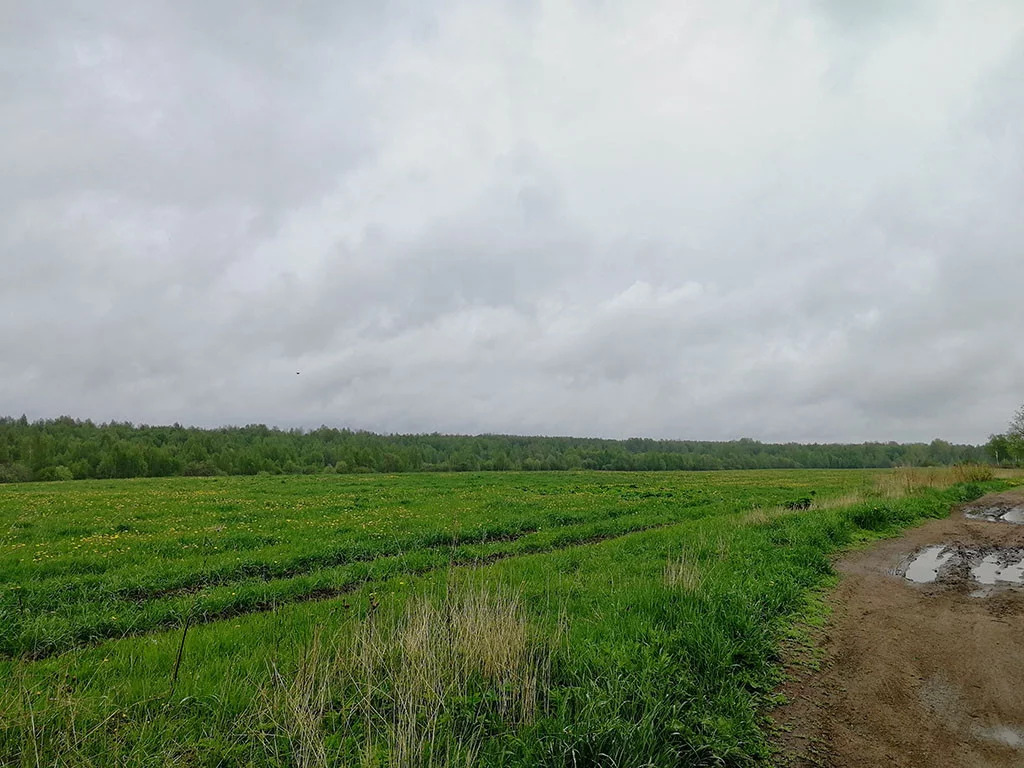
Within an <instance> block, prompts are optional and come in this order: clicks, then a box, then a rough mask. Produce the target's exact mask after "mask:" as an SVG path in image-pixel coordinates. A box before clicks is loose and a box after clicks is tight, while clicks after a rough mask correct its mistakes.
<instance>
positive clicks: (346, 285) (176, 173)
mask: <svg viewBox="0 0 1024 768" xmlns="http://www.w3.org/2000/svg"><path fill="white" fill-rule="evenodd" d="M0 15H2V21H0V51H2V54H0V93H2V97H0V414H4V413H6V414H10V415H15V416H17V415H20V414H21V413H23V412H24V413H26V414H27V415H28V416H29V417H30V418H41V417H53V416H58V415H61V414H69V415H72V416H76V417H80V418H87V417H88V418H92V419H94V420H97V421H100V420H109V419H117V420H130V421H135V422H146V423H170V422H174V421H178V422H181V423H187V424H198V425H204V426H216V425H222V424H244V423H250V422H265V423H270V424H276V425H281V426H317V425H319V424H321V423H326V424H328V425H332V426H352V427H359V428H367V429H373V430H376V431H402V432H405V431H443V432H470V433H476V432H511V433H527V434H573V435H596V436H607V437H627V436H651V437H678V438H705V439H728V438H737V437H741V436H750V437H755V438H759V439H764V440H801V441H810V440H815V441H820V440H841V441H861V440H890V439H895V440H930V439H932V438H934V437H942V438H945V439H950V440H955V441H970V442H980V441H983V440H985V439H986V438H987V436H988V434H989V433H991V432H995V431H1001V430H1003V429H1004V428H1005V426H1006V422H1007V421H1008V420H1009V418H1010V416H1011V415H1012V412H1013V410H1014V409H1015V408H1016V407H1017V406H1018V405H1020V404H1021V402H1024V205H1022V204H1024V3H1022V2H1021V1H1020V0H1002V1H998V0H975V1H973V2H968V1H967V0H902V1H900V0H858V2H853V0H802V1H801V0H793V1H792V2H786V1H785V0H779V1H778V2H764V0H715V1H714V2H711V1H710V0H707V1H706V2H705V1H703V0H701V1H700V2H698V1H697V0H689V1H688V2H679V1H678V0H666V1H664V2H661V1H660V0H650V1H647V0H641V1H639V2H638V1H635V0H634V1H632V2H629V3H614V2H607V1H606V0H552V1H548V0H536V1H535V2H521V1H520V0H494V1H493V2H480V0H465V2H462V1H460V0H440V1H439V2H425V1H424V0H381V1H379V2H376V1H375V2H354V1H353V0H346V1H341V2H339V0H317V1H312V0H311V1H308V2H297V3H279V2H270V1H269V0H268V1H266V2H254V1H253V0H237V1H234V0H201V1H197V0H173V1H171V0H168V2H134V1H127V0H126V1H125V2H115V1H112V0H88V1H84V0H83V1H82V2H71V1H70V0H67V1H63V0H62V1H60V2H58V1H56V0H54V1H51V2H34V3H30V2H13V0H12V1H11V2H7V3H5V4H4V9H3V11H2V14H0ZM297 372H299V373H298V375H296V373H297Z"/></svg>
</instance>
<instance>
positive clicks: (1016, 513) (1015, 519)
mask: <svg viewBox="0 0 1024 768" xmlns="http://www.w3.org/2000/svg"><path fill="white" fill-rule="evenodd" d="M964 516H965V517H969V518H970V519H971V520H987V521H989V522H992V523H1016V524H1017V525H1024V507H1010V508H1006V507H983V508H979V509H973V510H971V511H970V512H966V513H965V514H964Z"/></svg>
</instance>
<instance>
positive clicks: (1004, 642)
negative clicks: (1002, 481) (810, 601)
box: [772, 490, 1024, 768]
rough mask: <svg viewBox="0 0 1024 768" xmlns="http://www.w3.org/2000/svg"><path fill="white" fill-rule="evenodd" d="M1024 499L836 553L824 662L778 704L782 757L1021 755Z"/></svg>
mask: <svg viewBox="0 0 1024 768" xmlns="http://www.w3.org/2000/svg"><path fill="white" fill-rule="evenodd" d="M1014 510H1018V512H1014ZM1021 511H1024V491H1020V490H1016V491H1011V492H1008V493H1003V494H994V495H990V496H987V497H985V498H983V499H979V500H978V501H976V502H972V503H971V504H969V505H965V506H964V507H963V508H962V509H960V510H958V511H956V512H954V513H953V514H952V515H951V516H950V517H949V518H948V519H945V520H935V521H933V522H929V523H927V524H925V525H923V526H921V527H919V528H915V529H913V530H911V531H909V532H908V533H907V534H906V535H904V536H902V537H900V538H898V539H892V540H888V541H883V542H881V543H879V544H877V545H874V546H872V547H871V548H869V549H865V550H863V551H858V552H854V553H851V554H849V555H847V556H846V557H844V558H843V559H842V560H840V561H839V562H838V563H837V569H838V570H839V572H840V575H841V578H840V583H839V586H838V588H837V589H836V591H835V592H834V593H833V595H832V597H831V604H832V609H833V613H832V615H831V617H830V619H829V621H828V623H827V625H826V627H825V629H824V630H823V632H822V635H823V636H822V638H821V642H822V647H823V651H824V657H823V659H822V663H821V668H820V670H819V671H817V672H812V673H804V674H800V673H797V674H796V675H795V679H794V680H793V681H792V682H790V683H789V684H787V686H786V687H785V688H784V691H783V692H784V693H785V695H786V697H787V699H788V702H789V703H787V704H785V705H783V706H781V707H779V708H778V709H776V710H775V711H774V713H773V714H772V719H773V720H774V721H775V723H776V726H777V727H778V729H779V730H778V734H777V738H776V744H777V747H778V749H779V753H778V756H777V760H776V762H777V764H778V765H780V766H790V767H791V768H809V767H810V766H819V767H821V766H828V767H829V768H831V767H832V766H835V767H836V768H840V767H843V766H862V767H864V766H887V767H889V766H896V767H899V766H907V767H908V768H910V767H913V768H921V767H923V766H928V768H943V767H945V766H949V768H954V766H955V767H956V768H963V767H965V766H967V767H970V768H986V767H987V766H998V767H1000V768H1001V767H1003V766H1024V587H1022V586H1021V585H1020V584H1018V583H1016V582H1015V578H1016V574H1018V573H1019V570H1018V565H1019V564H1020V562H1021V561H1022V559H1024V525H1021V524H1016V523H1015V522H1014V520H1015V519H1017V518H1018V516H1019V513H1020V512H1021ZM915 563H916V566H915ZM908 572H909V573H910V574H911V576H912V577H913V578H915V579H917V581H913V580H912V579H911V578H908V576H907V574H908Z"/></svg>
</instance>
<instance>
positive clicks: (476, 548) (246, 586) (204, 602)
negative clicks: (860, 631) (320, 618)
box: [0, 504, 737, 660]
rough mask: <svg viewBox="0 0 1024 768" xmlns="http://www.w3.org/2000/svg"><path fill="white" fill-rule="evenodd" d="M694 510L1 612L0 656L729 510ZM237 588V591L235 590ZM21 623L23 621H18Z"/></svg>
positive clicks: (59, 649)
mask: <svg viewBox="0 0 1024 768" xmlns="http://www.w3.org/2000/svg"><path fill="white" fill-rule="evenodd" d="M709 507H710V509H709ZM686 509H687V511H689V512H692V511H694V507H687V508H686ZM697 509H698V510H699V511H700V512H701V513H702V514H696V515H692V514H691V515H685V516H682V517H680V516H679V515H678V514H675V515H672V514H670V513H660V514H654V515H650V516H649V517H648V518H647V522H645V523H639V524H637V521H636V520H635V519H634V520H632V521H629V523H628V524H626V525H621V524H620V523H622V522H623V517H621V516H620V517H614V518H607V519H603V520H600V521H599V522H597V523H587V524H583V525H578V526H564V527H556V528H549V529H544V530H540V531H535V532H532V533H528V534H524V535H522V536H517V537H511V538H503V539H501V540H494V539H492V540H490V541H488V542H485V543H481V544H464V545H459V546H456V547H451V546H450V545H449V546H448V547H433V548H428V549H421V550H415V551H413V552H409V553H403V554H399V555H389V556H385V557H378V558H376V559H373V560H368V561H359V562H352V563H346V564H344V565H340V566H336V567H333V568H322V569H317V570H313V571H310V572H307V573H302V574H298V575H296V576H290V577H287V578H280V579H269V580H259V581H241V582H231V583H227V584H222V585H217V586H215V587H214V588H213V589H212V590H209V591H208V592H205V589H200V590H191V591H189V592H187V593H184V594H180V595H174V596H172V597H170V598H169V599H166V600H155V601H148V602H144V603H139V602H128V601H122V602H120V603H106V604H104V605H103V607H102V611H97V613H102V614H103V615H104V616H107V615H111V614H110V613H109V612H110V611H118V612H120V614H121V615H122V617H123V615H124V614H125V613H126V611H130V610H131V607H132V606H134V607H136V608H138V609H140V611H139V613H137V614H136V616H135V617H133V618H134V621H132V620H129V621H118V620H117V619H116V618H115V617H116V616H117V614H112V615H111V620H105V619H103V618H98V619H97V620H95V621H91V622H83V623H80V624H78V625H77V626H76V625H74V624H69V623H68V622H67V621H66V620H62V618H63V617H60V616H57V615H52V614H51V615H50V616H49V617H47V618H49V621H46V620H43V621H39V622H36V623H35V624H34V625H30V626H28V627H26V628H25V629H24V630H23V631H22V632H21V633H20V634H19V633H17V628H18V626H19V623H18V622H17V619H15V622H14V624H13V626H12V624H11V622H10V617H8V624H7V626H8V627H9V628H10V629H11V630H12V631H10V632H8V633H7V634H6V638H5V640H4V641H0V642H3V643H4V645H3V646H0V658H13V657H17V656H21V657H24V658H29V659H33V660H37V659H42V658H47V657H50V656H54V655H57V654H60V653H63V652H65V651H68V650H72V649H74V648H80V647H84V646H88V645H94V644H97V643H101V642H103V641H105V640H111V639H117V638H121V637H129V636H138V635H144V634H147V633H149V632H154V631H161V630H166V629H169V628H173V627H176V626H179V625H180V624H181V623H182V621H184V618H185V616H186V615H189V614H191V616H192V618H191V621H192V623H209V622H214V621H219V620H223V619H227V618H231V617H234V616H239V615H243V614H247V613H258V612H264V611H268V610H273V609H274V608H276V607H278V606H282V605H288V604H291V603H299V602H307V601H312V600H327V599H332V598H335V597H340V596H343V595H345V594H346V593H348V592H352V591H354V590H355V589H358V588H359V587H361V586H364V585H365V584H368V583H374V582H379V581H384V580H386V579H389V578H392V577H395V576H401V575H408V576H416V575H422V574H425V573H429V572H431V571H436V570H439V569H441V568H447V567H450V566H466V565H474V564H485V563H490V562H496V561H499V560H505V559H508V558H512V557H518V556H523V555H532V554H540V553H545V552H553V551H558V550H562V549H567V548H570V547H574V546H586V545H588V544H593V543H597V542H600V541H606V540H610V539H615V538H621V537H623V536H628V535H630V534H633V533H640V532H643V531H650V530H654V529H657V528H663V527H666V526H670V525H675V524H678V523H681V522H687V521H689V520H699V519H704V518H708V517H715V516H717V515H726V514H730V513H732V512H735V511H737V510H734V509H731V508H726V509H723V508H722V507H721V506H719V505H711V504H708V505H701V506H700V507H698V508H697ZM574 529H576V530H575V531H574ZM579 529H582V530H579ZM602 529H607V530H602ZM448 553H450V554H448ZM239 591H241V592H242V594H238V593H239ZM204 592H205V594H204ZM268 592H273V594H268ZM189 597H191V598H193V600H194V602H193V603H192V604H191V605H189V604H188V603H187V598H189ZM73 607H80V606H77V605H76V606H73ZM21 626H22V627H24V626H25V625H24V623H22V624H21ZM33 630H35V631H33Z"/></svg>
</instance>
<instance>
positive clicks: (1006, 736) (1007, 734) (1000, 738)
mask: <svg viewBox="0 0 1024 768" xmlns="http://www.w3.org/2000/svg"><path fill="white" fill-rule="evenodd" d="M977 733H978V735H979V736H981V737H982V738H983V739H987V740H989V741H994V742H996V743H998V744H1005V745H1006V746H1008V747H1014V748H1015V749H1024V730H1021V729H1020V728H1011V727H1010V726H1008V725H997V726H995V727H994V728H983V729H981V730H979V731H978V732H977Z"/></svg>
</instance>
